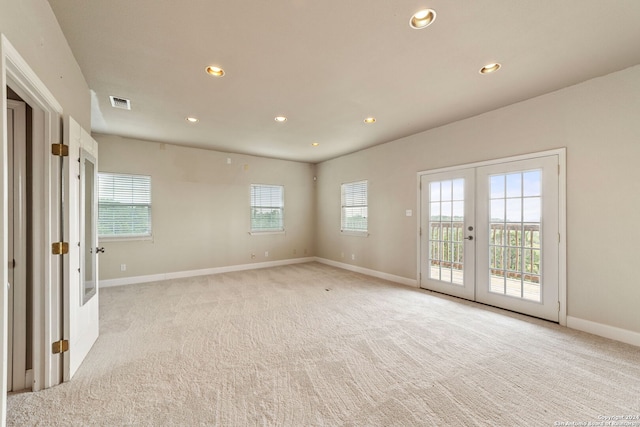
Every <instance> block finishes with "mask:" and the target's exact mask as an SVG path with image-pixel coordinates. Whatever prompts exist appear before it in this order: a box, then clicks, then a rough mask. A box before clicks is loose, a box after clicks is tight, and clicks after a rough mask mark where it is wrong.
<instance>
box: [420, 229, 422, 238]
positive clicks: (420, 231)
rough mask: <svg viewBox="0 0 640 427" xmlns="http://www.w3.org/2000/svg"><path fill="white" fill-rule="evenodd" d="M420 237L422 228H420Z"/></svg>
mask: <svg viewBox="0 0 640 427" xmlns="http://www.w3.org/2000/svg"><path fill="white" fill-rule="evenodd" d="M420 235H421V236H422V227H420Z"/></svg>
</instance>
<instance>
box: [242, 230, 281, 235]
mask: <svg viewBox="0 0 640 427" xmlns="http://www.w3.org/2000/svg"><path fill="white" fill-rule="evenodd" d="M249 234H250V235H252V236H266V235H269V234H286V233H285V231H284V230H278V231H250V232H249Z"/></svg>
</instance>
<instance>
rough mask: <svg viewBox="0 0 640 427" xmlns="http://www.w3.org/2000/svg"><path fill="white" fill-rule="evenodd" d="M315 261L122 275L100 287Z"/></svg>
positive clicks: (307, 258)
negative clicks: (144, 274) (131, 275)
mask: <svg viewBox="0 0 640 427" xmlns="http://www.w3.org/2000/svg"><path fill="white" fill-rule="evenodd" d="M313 261H315V258H314V257H305V258H292V259H283V260H280V261H267V262H256V263H252V264H240V265H230V266H226V267H213V268H204V269H201V270H189V271H177V272H173V273H161V274H150V275H147V276H134V277H122V278H118V279H108V280H101V281H100V287H101V288H110V287H112V286H124V285H134V284H136V283H148V282H159V281H161V280H170V279H182V278H185V277H196V276H208V275H210V274H220V273H229V272H232V271H243V270H255V269H258V268H268V267H278V266H281V265H290V264H302V263H305V262H313Z"/></svg>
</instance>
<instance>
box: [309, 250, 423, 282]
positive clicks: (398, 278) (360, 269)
mask: <svg viewBox="0 0 640 427" xmlns="http://www.w3.org/2000/svg"><path fill="white" fill-rule="evenodd" d="M315 260H316V261H318V262H319V263H321V264H326V265H330V266H332V267H338V268H342V269H343V270H349V271H353V272H356V273H361V274H366V275H367V276H373V277H377V278H378V279H384V280H388V281H390V282H395V283H400V284H401V285H406V286H411V287H413V288H417V287H418V281H417V280H415V279H408V278H406V277H402V276H396V275H394V274H389V273H383V272H381V271H376V270H371V269H368V268H364V267H358V266H357V265H351V264H345V263H343V262H338V261H333V260H330V259H326V258H319V257H316V258H315Z"/></svg>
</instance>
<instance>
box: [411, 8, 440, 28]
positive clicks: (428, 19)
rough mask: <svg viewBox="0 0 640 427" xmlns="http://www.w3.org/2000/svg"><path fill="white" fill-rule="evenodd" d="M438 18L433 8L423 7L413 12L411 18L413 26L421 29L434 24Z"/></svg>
mask: <svg viewBox="0 0 640 427" xmlns="http://www.w3.org/2000/svg"><path fill="white" fill-rule="evenodd" d="M435 20H436V11H435V10H433V9H422V10H419V11H417V12H416V13H414V14H413V16H412V17H411V19H410V20H409V25H410V26H411V28H414V29H416V30H421V29H423V28H427V27H428V26H429V25H431V24H433V21H435Z"/></svg>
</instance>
